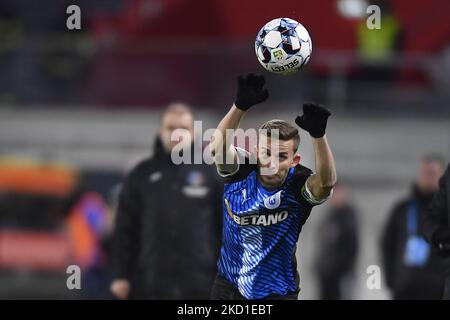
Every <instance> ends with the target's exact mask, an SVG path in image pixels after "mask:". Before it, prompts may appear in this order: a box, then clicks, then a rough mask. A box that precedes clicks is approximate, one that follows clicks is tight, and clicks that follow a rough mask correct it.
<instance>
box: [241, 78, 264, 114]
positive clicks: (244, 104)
mask: <svg viewBox="0 0 450 320" xmlns="http://www.w3.org/2000/svg"><path fill="white" fill-rule="evenodd" d="M265 84H266V80H265V79H264V76H262V75H256V74H253V73H250V74H248V75H246V76H239V77H238V91H237V96H236V101H235V102H234V105H235V106H236V107H237V108H238V109H241V110H244V111H246V110H248V109H249V108H250V107H251V106H253V105H255V104H258V103H261V102H263V101H265V100H266V99H267V98H268V97H269V92H268V91H267V89H264V85H265Z"/></svg>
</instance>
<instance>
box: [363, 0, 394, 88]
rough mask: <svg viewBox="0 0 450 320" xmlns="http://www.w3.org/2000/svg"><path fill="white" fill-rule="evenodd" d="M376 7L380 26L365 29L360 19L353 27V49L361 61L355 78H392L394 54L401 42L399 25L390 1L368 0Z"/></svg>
mask: <svg viewBox="0 0 450 320" xmlns="http://www.w3.org/2000/svg"><path fill="white" fill-rule="evenodd" d="M371 5H376V6H378V7H379V8H380V19H381V22H380V28H379V29H369V28H368V25H367V21H366V19H362V20H361V22H360V23H359V25H358V29H357V46H358V47H357V50H358V58H359V62H360V64H361V68H360V70H359V77H358V80H364V81H365V80H370V81H374V80H375V81H376V80H392V78H393V76H394V71H395V65H394V62H395V58H396V54H397V53H398V52H400V50H401V46H402V37H403V35H402V29H401V25H400V21H399V19H398V18H397V17H396V15H395V12H393V10H391V1H389V0H378V1H372V2H371Z"/></svg>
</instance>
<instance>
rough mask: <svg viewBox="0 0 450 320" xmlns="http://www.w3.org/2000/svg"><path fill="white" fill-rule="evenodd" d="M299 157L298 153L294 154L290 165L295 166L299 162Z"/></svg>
mask: <svg viewBox="0 0 450 320" xmlns="http://www.w3.org/2000/svg"><path fill="white" fill-rule="evenodd" d="M300 159H301V157H300V155H299V154H294V158H293V159H292V164H291V167H295V166H296V165H298V164H299V162H300Z"/></svg>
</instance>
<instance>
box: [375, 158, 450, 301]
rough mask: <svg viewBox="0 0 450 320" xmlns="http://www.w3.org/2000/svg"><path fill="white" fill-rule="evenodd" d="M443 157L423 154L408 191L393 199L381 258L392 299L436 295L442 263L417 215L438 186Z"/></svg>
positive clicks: (440, 281) (440, 289)
mask: <svg viewBox="0 0 450 320" xmlns="http://www.w3.org/2000/svg"><path fill="white" fill-rule="evenodd" d="M443 169H444V162H443V159H442V158H441V157H440V156H438V155H427V156H425V157H424V158H423V159H422V162H421V164H420V168H419V172H418V175H417V178H416V182H415V184H414V185H413V186H412V191H411V194H410V195H409V196H408V197H407V198H406V199H403V200H401V201H400V202H399V203H397V204H396V205H395V206H394V208H393V210H392V212H391V214H390V216H389V218H388V222H387V224H386V226H385V229H384V232H383V236H382V248H381V249H382V258H383V265H384V270H385V275H386V283H387V285H388V287H389V288H390V289H391V290H392V293H393V298H394V299H440V298H441V296H442V290H443V281H444V278H443V264H442V262H441V260H440V259H439V257H438V256H437V254H436V250H435V249H434V248H432V247H431V246H430V245H429V244H428V243H427V242H426V241H425V239H424V230H423V229H422V228H421V224H420V223H419V222H420V219H422V218H423V216H424V215H425V213H426V211H427V208H428V205H429V204H430V202H431V199H432V198H433V195H434V193H435V192H436V191H437V189H438V180H439V177H440V176H441V175H442V172H443Z"/></svg>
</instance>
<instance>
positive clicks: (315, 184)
mask: <svg viewBox="0 0 450 320" xmlns="http://www.w3.org/2000/svg"><path fill="white" fill-rule="evenodd" d="M330 115H331V113H330V111H328V110H327V109H326V108H325V107H323V106H321V105H318V104H313V103H307V104H304V105H303V115H302V116H299V117H297V118H296V119H295V122H296V123H297V125H298V126H299V127H300V128H302V129H304V130H306V131H308V132H309V134H310V135H311V137H312V143H313V147H314V155H315V166H316V173H315V174H313V175H311V176H310V177H309V178H308V180H307V181H306V188H307V190H308V191H309V192H310V193H311V195H312V196H313V197H314V200H315V201H317V202H321V201H323V200H325V199H326V198H328V196H329V195H330V194H331V191H332V190H333V187H334V185H335V184H336V180H337V178H336V166H335V163H334V157H333V153H332V152H331V149H330V146H329V145H328V141H327V138H326V135H325V129H326V126H327V120H328V117H329V116H330Z"/></svg>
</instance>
